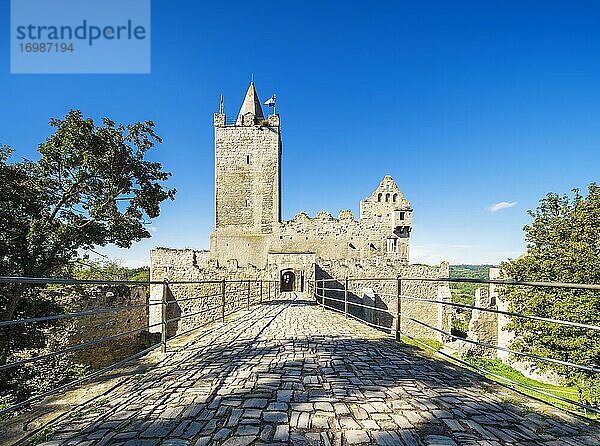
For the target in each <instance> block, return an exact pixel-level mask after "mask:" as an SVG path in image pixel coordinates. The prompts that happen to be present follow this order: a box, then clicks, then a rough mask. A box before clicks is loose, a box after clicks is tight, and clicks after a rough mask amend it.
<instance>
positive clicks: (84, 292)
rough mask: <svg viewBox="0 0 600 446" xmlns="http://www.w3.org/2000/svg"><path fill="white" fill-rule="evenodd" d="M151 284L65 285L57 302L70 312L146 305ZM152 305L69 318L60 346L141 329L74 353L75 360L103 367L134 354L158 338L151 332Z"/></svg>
mask: <svg viewBox="0 0 600 446" xmlns="http://www.w3.org/2000/svg"><path fill="white" fill-rule="evenodd" d="M147 288H148V287H145V286H125V285H116V286H115V285H106V286H94V287H93V288H89V287H83V286H77V287H74V286H73V287H71V286H69V287H64V288H63V289H61V290H60V291H58V292H57V294H58V297H57V300H58V302H59V303H60V304H61V305H63V306H64V307H65V308H66V309H67V311H68V312H80V311H91V310H99V309H109V308H117V307H129V306H137V305H145V304H146V303H147V302H148V291H147ZM148 315H149V309H148V308H147V307H140V308H133V309H128V310H122V311H113V312H110V313H99V314H94V315H86V316H80V317H76V318H69V319H68V320H66V322H65V323H64V324H63V325H62V327H61V329H60V330H59V332H58V334H57V335H56V336H57V338H58V339H57V340H55V341H54V342H58V343H59V344H60V345H61V348H65V347H67V346H72V345H77V344H83V343H85V342H90V341H94V340H98V339H100V338H104V337H108V336H113V335H116V334H119V333H123V332H127V331H132V330H138V329H142V330H140V331H138V332H136V333H132V334H129V335H126V336H119V337H117V338H115V339H112V340H108V341H104V342H101V343H98V344H95V345H93V346H90V347H87V348H84V349H81V350H78V351H77V352H76V353H74V354H73V355H72V357H71V358H72V360H73V361H74V362H76V363H80V364H83V365H88V366H90V367H92V368H100V367H104V366H107V365H109V364H112V363H114V362H117V361H118V360H120V359H123V358H126V357H128V356H131V355H133V354H135V353H137V352H138V351H141V350H143V349H144V348H146V347H148V346H150V345H152V343H153V342H156V341H157V338H156V336H152V335H151V334H149V332H148V330H147V328H146V327H148Z"/></svg>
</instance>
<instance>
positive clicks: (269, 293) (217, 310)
mask: <svg viewBox="0 0 600 446" xmlns="http://www.w3.org/2000/svg"><path fill="white" fill-rule="evenodd" d="M1 284H28V285H33V286H35V285H39V286H45V285H48V284H55V285H131V286H149V285H155V286H162V292H161V298H160V301H156V302H152V301H151V300H150V295H149V296H148V299H147V302H146V303H144V304H136V305H126V306H120V307H111V308H98V309H93V310H85V311H77V312H73V313H65V314H58V315H50V316H43V317H31V318H23V319H16V320H7V321H0V333H2V330H4V329H5V328H9V327H14V326H17V325H23V324H32V323H39V322H49V321H58V320H62V319H68V318H79V317H84V316H90V317H93V316H96V315H102V314H104V315H106V314H111V313H115V312H125V311H131V310H135V309H141V308H145V309H147V310H148V323H147V324H146V325H144V326H142V327H139V328H135V329H132V330H127V331H123V332H119V333H115V334H111V335H109V336H105V337H102V338H99V339H94V340H91V341H87V342H83V343H80V344H75V345H71V346H68V347H65V348H63V349H60V350H57V351H52V352H49V353H44V354H41V355H37V356H33V357H30V358H24V359H20V360H17V361H13V362H9V363H7V364H2V365H0V372H2V371H5V370H8V369H12V368H15V367H19V366H22V365H25V364H29V363H34V362H37V361H40V360H44V359H49V358H53V357H56V356H59V355H62V354H68V353H73V352H76V351H78V350H82V349H86V348H89V347H93V346H96V345H98V344H101V343H105V342H109V341H113V340H116V339H119V338H122V337H124V336H129V335H132V334H136V333H141V332H150V329H151V328H156V327H160V341H157V342H154V343H153V344H152V345H150V346H148V347H147V348H144V349H143V350H141V351H139V352H136V353H134V354H133V355H130V356H128V357H126V358H123V359H119V360H118V361H117V362H114V363H112V364H110V365H108V366H106V367H103V368H101V369H99V370H95V371H93V372H92V373H90V374H89V375H86V376H84V377H82V378H79V379H76V380H74V381H71V382H68V383H66V384H63V385H61V386H58V387H55V388H53V389H50V390H48V391H46V392H43V393H41V394H39V395H34V396H31V397H29V398H27V399H26V400H24V401H20V402H18V403H15V404H13V405H11V406H9V407H6V408H3V409H1V410H0V416H1V415H4V414H7V413H10V412H14V411H16V410H18V409H21V408H24V407H26V406H29V405H31V404H32V403H34V402H37V401H40V400H42V399H44V398H46V397H48V396H51V395H54V394H56V393H59V392H61V391H63V390H66V389H68V388H71V387H74V386H76V385H77V384H81V383H83V382H84V381H87V380H90V379H92V378H95V377H98V376H100V375H102V374H104V373H106V372H108V371H110V370H112V369H114V368H116V367H119V366H121V365H123V364H126V363H127V362H129V361H132V360H134V359H136V358H139V357H141V356H143V355H145V354H147V353H150V352H151V351H153V350H155V349H157V348H158V347H160V348H161V351H162V352H163V353H166V352H167V344H168V341H170V340H173V339H175V338H177V337H179V336H182V335H185V334H188V333H191V332H192V331H194V330H197V329H199V328H202V327H204V326H206V325H208V324H210V323H212V322H215V321H216V320H220V321H221V322H225V318H226V317H227V316H229V315H231V314H233V313H235V312H237V311H240V310H242V309H244V308H246V309H248V308H250V306H251V305H252V304H262V303H263V302H268V301H270V300H272V299H273V298H276V297H277V296H278V295H279V294H280V290H279V281H275V280H263V279H240V280H225V279H223V280H203V281H202V280H200V281H193V280H191V281H168V280H162V281H156V280H150V281H132V280H76V279H57V278H32V277H0V286H1ZM233 284H235V285H236V287H235V289H229V290H228V285H233ZM253 284H254V287H255V288H254V289H253ZM172 285H211V286H213V287H215V286H217V287H218V289H219V292H218V293H212V294H207V295H205V294H203V295H199V296H192V297H184V298H177V297H175V296H174V295H173V293H172V290H171V288H170V287H171V286H172ZM240 285H243V287H244V290H243V291H244V295H245V296H244V297H243V299H242V296H239V294H240V291H242V290H241V289H240ZM229 288H231V287H229ZM253 291H255V292H256V293H255V294H256V295H257V297H258V300H257V301H256V299H255V301H254V302H252V295H253ZM228 293H230V294H231V293H236V295H238V296H239V299H238V300H237V302H238V303H239V305H235V304H234V305H230V307H231V308H230V311H228V312H227V311H226V307H227V303H228V302H227V295H228ZM169 296H171V297H172V298H171V299H169ZM211 298H213V299H214V298H219V299H218V300H219V304H218V305H212V306H210V307H208V308H203V309H202V310H200V311H196V312H192V313H189V314H180V315H178V316H176V317H173V318H168V314H169V307H170V306H173V305H178V304H179V303H183V302H189V301H194V300H200V299H211ZM242 300H245V305H242ZM234 303H235V301H234ZM155 306H160V322H156V323H152V324H151V323H150V315H149V312H150V308H152V307H155ZM211 311H212V312H214V314H215V315H216V317H212V318H209V319H208V320H207V321H205V322H204V323H201V324H197V325H194V324H192V327H191V328H190V329H188V330H185V331H183V332H177V333H176V334H174V335H172V336H169V332H168V327H169V324H172V323H174V322H177V321H180V320H182V319H188V318H191V317H194V316H199V315H202V314H205V313H208V312H211ZM2 336H5V334H3V333H2Z"/></svg>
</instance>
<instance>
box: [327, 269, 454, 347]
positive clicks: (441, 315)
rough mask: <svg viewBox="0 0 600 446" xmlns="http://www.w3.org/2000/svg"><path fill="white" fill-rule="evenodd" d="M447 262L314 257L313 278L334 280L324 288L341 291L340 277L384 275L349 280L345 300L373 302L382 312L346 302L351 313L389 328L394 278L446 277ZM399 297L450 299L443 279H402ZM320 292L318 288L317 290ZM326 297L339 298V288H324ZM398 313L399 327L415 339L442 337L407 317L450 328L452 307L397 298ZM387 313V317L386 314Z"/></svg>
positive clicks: (337, 305)
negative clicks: (315, 275) (432, 262)
mask: <svg viewBox="0 0 600 446" xmlns="http://www.w3.org/2000/svg"><path fill="white" fill-rule="evenodd" d="M448 274H449V265H448V263H442V264H440V265H439V266H429V265H408V264H405V263H403V262H398V261H393V260H391V259H381V258H379V259H363V260H359V261H354V260H323V259H319V260H318V265H317V279H321V278H326V279H330V278H333V279H337V280H336V281H330V282H327V285H326V288H337V289H340V290H343V288H344V278H345V277H347V276H348V277H351V278H365V279H367V278H368V279H373V278H386V279H388V280H384V281H382V280H377V281H376V280H353V281H351V282H350V283H349V289H350V290H351V292H350V294H349V298H348V300H349V302H353V303H359V304H364V305H375V306H376V307H377V308H381V309H383V310H386V311H382V312H378V311H374V310H366V309H364V308H362V307H359V306H352V305H349V310H350V313H351V314H354V315H356V316H357V317H359V318H361V319H362V318H365V319H366V320H368V321H369V322H372V323H374V324H377V325H382V326H384V327H392V326H393V323H394V321H393V319H394V317H393V316H394V315H395V314H396V308H397V298H396V295H397V286H398V283H397V280H396V279H394V277H404V278H408V277H421V278H438V277H448ZM400 286H401V294H402V295H403V296H410V297H417V298H426V299H435V300H448V301H449V300H450V299H451V296H450V289H449V287H448V284H447V283H444V282H429V281H418V280H402V281H401V283H400ZM319 293H321V294H322V291H319ZM327 296H330V297H333V298H335V299H340V300H343V298H344V294H343V291H328V292H327ZM400 303H401V308H400V312H401V314H402V324H401V330H402V331H403V332H405V333H407V334H409V335H411V336H415V337H418V338H428V339H438V340H443V336H442V335H441V334H440V333H438V332H435V331H434V330H431V329H429V328H426V327H424V326H422V325H420V324H418V323H416V322H414V321H411V320H410V319H409V318H413V319H417V320H419V321H421V322H424V323H426V324H429V325H431V326H433V327H436V328H440V329H442V330H445V331H450V325H451V318H452V314H453V312H452V308H451V307H450V306H447V305H440V304H434V303H429V302H419V301H415V300H410V299H407V298H404V299H401V302H400ZM329 305H331V306H333V307H335V308H337V309H338V310H343V307H344V305H343V303H341V302H331V303H329ZM390 314H391V316H390Z"/></svg>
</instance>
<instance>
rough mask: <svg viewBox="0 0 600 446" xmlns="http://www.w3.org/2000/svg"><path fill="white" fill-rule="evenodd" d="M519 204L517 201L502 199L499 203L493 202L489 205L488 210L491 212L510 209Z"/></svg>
mask: <svg viewBox="0 0 600 446" xmlns="http://www.w3.org/2000/svg"><path fill="white" fill-rule="evenodd" d="M516 205H517V202H516V201H500V202H499V203H496V204H493V205H491V206H488V207H487V210H488V211H490V212H498V211H501V210H502V209H508V208H512V207H515V206H516Z"/></svg>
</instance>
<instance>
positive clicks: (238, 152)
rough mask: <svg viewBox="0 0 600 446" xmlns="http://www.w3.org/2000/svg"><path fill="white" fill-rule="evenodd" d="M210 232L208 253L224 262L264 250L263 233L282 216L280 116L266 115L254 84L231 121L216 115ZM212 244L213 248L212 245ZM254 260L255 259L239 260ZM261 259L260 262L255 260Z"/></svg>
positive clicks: (268, 230) (272, 226)
mask: <svg viewBox="0 0 600 446" xmlns="http://www.w3.org/2000/svg"><path fill="white" fill-rule="evenodd" d="M214 128H215V231H214V232H213V235H212V237H211V252H214V253H216V256H217V259H218V260H221V261H224V260H227V259H231V258H239V255H231V253H237V254H239V252H240V250H243V251H244V252H248V251H250V253H249V256H250V257H253V256H254V254H257V255H259V254H260V253H262V252H264V250H265V249H266V248H265V247H264V240H263V236H264V235H267V234H271V233H272V232H273V229H274V228H275V227H276V226H277V224H278V223H279V221H280V220H281V214H280V212H281V204H280V200H281V194H280V178H281V131H280V126H279V115H271V116H269V117H268V118H265V117H264V115H263V111H262V108H261V105H260V100H259V98H258V95H257V93H256V89H255V87H254V83H251V84H250V87H248V91H247V92H246V97H245V98H244V102H243V103H242V106H241V108H240V112H239V114H238V116H237V118H236V120H235V123H234V122H233V121H229V120H228V119H227V118H226V116H225V114H222V113H215V116H214ZM213 248H214V249H213ZM240 260H241V263H252V264H255V265H256V264H257V263H255V262H256V260H257V259H252V258H248V259H240ZM259 263H260V262H259Z"/></svg>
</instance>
